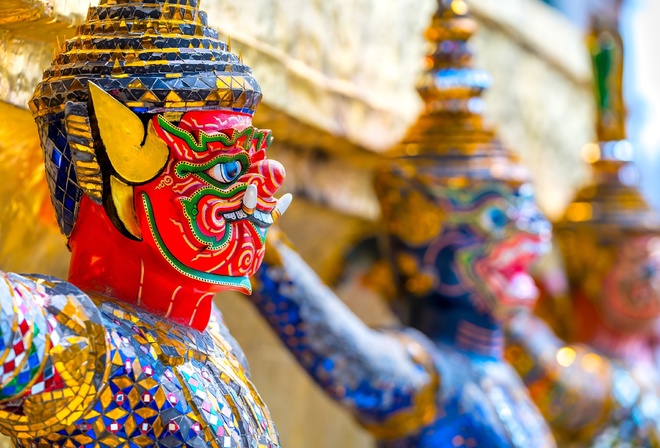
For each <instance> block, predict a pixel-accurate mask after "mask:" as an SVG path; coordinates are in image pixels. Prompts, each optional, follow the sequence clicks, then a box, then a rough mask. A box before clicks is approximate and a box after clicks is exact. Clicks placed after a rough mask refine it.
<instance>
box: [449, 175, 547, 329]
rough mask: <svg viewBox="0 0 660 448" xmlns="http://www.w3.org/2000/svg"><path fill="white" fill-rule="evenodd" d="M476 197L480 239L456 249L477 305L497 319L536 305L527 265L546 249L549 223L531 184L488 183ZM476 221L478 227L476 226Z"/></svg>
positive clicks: (459, 263) (534, 286)
mask: <svg viewBox="0 0 660 448" xmlns="http://www.w3.org/2000/svg"><path fill="white" fill-rule="evenodd" d="M479 197H483V198H487V199H485V200H483V201H482V200H479V199H477V200H476V201H475V206H476V209H475V212H476V214H475V218H476V223H475V222H473V223H468V225H472V226H474V227H475V228H476V229H478V230H477V232H475V234H480V235H481V238H480V239H479V240H478V241H479V242H475V243H473V244H468V245H466V246H465V247H463V248H461V249H459V250H458V269H459V272H460V273H461V276H462V277H463V278H464V279H465V282H466V284H467V285H468V288H470V287H472V289H473V290H474V291H476V292H477V294H475V297H476V300H475V303H476V305H477V307H478V308H479V309H482V310H487V311H489V312H490V313H492V314H493V315H494V316H495V317H496V318H502V317H504V316H505V315H506V314H508V313H510V312H511V311H514V310H516V309H518V308H521V307H522V308H528V307H532V306H533V305H534V303H535V302H536V298H537V297H538V289H537V288H536V285H535V283H534V281H533V279H532V277H531V276H530V275H529V268H530V265H531V264H532V263H534V262H535V261H536V260H538V258H539V257H540V256H541V255H542V254H543V253H544V252H546V251H547V249H548V248H549V244H550V237H551V227H550V224H549V223H548V221H547V220H546V219H545V217H544V216H543V215H542V213H541V212H540V210H539V209H538V208H537V206H536V203H535V201H534V196H533V191H532V187H531V185H528V184H526V185H522V186H521V187H519V188H512V187H503V186H495V185H493V184H491V185H490V186H484V188H483V189H482V191H481V192H480V193H479V195H478V196H476V198H479ZM475 224H476V225H475Z"/></svg>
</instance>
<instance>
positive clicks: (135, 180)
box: [74, 82, 169, 240]
mask: <svg viewBox="0 0 660 448" xmlns="http://www.w3.org/2000/svg"><path fill="white" fill-rule="evenodd" d="M88 88H89V98H90V105H89V106H90V107H91V108H92V110H93V112H94V118H95V123H94V124H95V125H96V130H98V135H97V136H96V137H97V138H99V137H100V140H101V142H102V145H98V146H101V147H102V150H103V157H102V158H101V160H105V161H106V162H104V163H106V164H107V163H108V162H109V166H108V167H107V168H108V169H107V170H105V172H106V173H107V174H106V175H107V176H108V177H109V182H108V183H106V188H109V191H108V192H107V193H108V194H103V195H102V194H101V191H100V190H99V195H98V199H99V200H98V201H97V202H99V203H101V200H102V201H103V203H104V205H105V210H106V213H107V214H108V217H109V218H110V220H111V221H112V223H113V224H114V225H115V227H117V229H118V230H119V231H120V232H122V233H123V234H124V235H126V236H127V237H129V238H134V239H137V240H141V239H142V232H141V230H140V225H139V224H138V220H137V215H136V212H135V201H134V196H133V187H134V186H135V185H139V184H143V183H146V182H149V181H151V180H153V179H154V178H155V177H156V176H157V175H158V174H159V173H160V172H161V171H162V170H163V168H164V167H165V164H166V163H167V160H168V158H169V148H168V147H167V144H166V143H165V142H164V141H162V140H161V139H160V138H159V137H158V136H157V135H156V131H155V129H154V127H153V124H152V122H151V121H150V122H149V124H148V125H147V129H146V131H145V125H144V123H143V122H142V120H140V117H138V116H137V115H136V114H134V113H133V112H132V111H131V110H130V109H129V108H127V107H126V106H124V105H123V104H122V103H120V102H119V101H117V100H116V99H115V98H113V97H112V96H111V95H110V94H108V93H107V92H105V91H104V90H103V89H101V88H100V87H98V86H97V85H95V84H94V83H92V82H89V83H88ZM83 107H84V106H83ZM85 109H87V107H85ZM85 112H87V110H85ZM87 129H89V135H90V137H91V127H90V126H89V118H87ZM90 141H91V144H90V146H89V149H90V151H88V152H89V153H90V154H92V155H93V156H94V161H95V162H96V160H97V158H98V156H99V154H98V153H97V152H98V151H99V148H94V147H93V139H90ZM97 143H98V142H97ZM79 152H80V153H81V154H82V155H86V154H87V152H84V151H82V150H81V151H79ZM74 159H75V156H74ZM98 165H99V164H98V162H96V166H97V167H98ZM105 166H106V165H104V167H105ZM98 182H99V188H101V186H102V185H103V182H102V178H101V176H100V169H99V172H98ZM81 186H82V185H81Z"/></svg>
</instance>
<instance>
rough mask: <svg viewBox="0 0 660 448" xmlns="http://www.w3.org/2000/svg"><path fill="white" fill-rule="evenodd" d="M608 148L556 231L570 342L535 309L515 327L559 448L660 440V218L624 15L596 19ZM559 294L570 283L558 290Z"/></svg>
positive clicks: (602, 137) (592, 159)
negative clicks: (632, 125)
mask: <svg viewBox="0 0 660 448" xmlns="http://www.w3.org/2000/svg"><path fill="white" fill-rule="evenodd" d="M588 45H589V49H590V51H591V54H592V56H593V61H594V79H595V92H596V99H597V105H598V125H597V135H598V138H599V143H598V144H596V143H593V144H589V145H586V146H585V147H584V149H583V157H584V158H585V160H586V161H587V162H589V163H591V166H592V168H593V182H592V183H591V184H590V185H588V186H586V187H585V188H583V189H581V190H580V191H578V193H577V195H576V197H575V199H574V201H573V202H572V203H571V204H570V205H569V206H568V208H567V210H566V212H565V214H564V217H563V218H562V220H561V221H560V222H558V223H557V224H556V226H555V236H556V241H557V243H558V246H559V249H560V251H561V255H562V259H563V264H564V267H565V269H566V275H567V279H568V282H567V284H568V291H566V295H567V296H568V301H569V310H570V311H569V312H564V313H561V316H563V318H564V319H566V321H565V322H563V325H562V328H561V329H560V331H561V333H563V334H562V335H563V336H566V338H567V339H568V341H570V342H575V343H576V344H575V345H566V342H564V341H562V340H560V339H559V338H558V337H556V336H555V334H554V333H553V332H552V331H551V330H550V328H549V327H548V326H546V325H545V324H544V323H542V321H541V320H539V319H538V318H535V317H533V316H531V315H529V314H524V315H520V316H517V317H516V318H514V319H513V320H512V321H511V323H510V325H509V333H510V344H509V347H508V349H507V359H509V360H510V361H511V362H512V363H513V365H514V366H515V367H516V369H517V370H518V372H519V373H520V374H521V376H522V377H523V379H524V381H525V383H526V384H527V385H528V386H529V388H530V392H531V394H532V397H533V398H534V400H535V401H536V403H537V405H538V406H539V407H540V409H541V410H542V412H543V414H544V415H545V417H546V418H547V419H548V422H549V423H550V425H551V426H552V428H553V430H554V432H555V435H556V437H557V441H558V443H559V444H560V445H561V446H573V445H574V446H640V447H650V446H659V444H660V398H659V395H658V384H659V383H658V381H659V380H660V377H659V376H658V371H657V367H656V365H655V363H654V359H653V358H654V349H653V346H652V344H651V343H650V339H651V338H650V336H652V334H653V333H654V332H655V331H656V329H657V327H658V324H659V322H660V271H659V269H660V238H659V237H660V216H658V215H657V213H655V212H654V211H652V210H651V208H650V207H649V205H648V204H647V203H646V201H645V199H644V198H643V197H642V194H641V192H640V190H639V188H638V180H639V179H638V177H639V176H638V172H637V169H636V167H635V166H634V165H633V164H632V163H631V162H630V161H631V160H632V156H633V153H632V151H633V149H632V145H631V144H630V143H629V142H628V140H626V131H625V118H626V114H625V109H624V99H623V91H622V75H623V49H622V43H621V39H620V37H619V35H618V32H617V26H616V22H614V24H612V23H606V22H603V21H602V20H600V19H599V18H595V19H594V21H593V26H592V32H591V34H590V36H589V38H588ZM558 289H561V288H558Z"/></svg>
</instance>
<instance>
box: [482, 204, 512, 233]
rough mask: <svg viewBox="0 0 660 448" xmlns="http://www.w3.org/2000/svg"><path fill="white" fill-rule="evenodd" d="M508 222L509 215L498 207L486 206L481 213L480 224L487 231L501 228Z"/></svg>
mask: <svg viewBox="0 0 660 448" xmlns="http://www.w3.org/2000/svg"><path fill="white" fill-rule="evenodd" d="M508 223H509V217H508V216H507V215H506V213H505V212H504V210H502V209H501V208H498V207H488V208H487V209H486V210H484V212H483V213H482V215H481V225H482V226H483V227H484V229H486V230H489V231H493V230H495V231H497V230H502V229H503V228H504V227H506V225H507V224H508Z"/></svg>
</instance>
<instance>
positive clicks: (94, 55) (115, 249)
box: [0, 0, 290, 447]
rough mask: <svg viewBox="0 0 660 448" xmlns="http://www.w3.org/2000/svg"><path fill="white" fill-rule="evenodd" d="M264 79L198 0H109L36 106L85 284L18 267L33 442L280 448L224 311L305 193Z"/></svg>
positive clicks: (7, 428) (56, 198) (17, 357)
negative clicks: (219, 309) (279, 145)
mask: <svg viewBox="0 0 660 448" xmlns="http://www.w3.org/2000/svg"><path fill="white" fill-rule="evenodd" d="M260 99H261V91H260V88H259V85H258V84H257V81H256V80H255V79H254V77H253V76H252V74H251V70H250V68H249V67H247V66H245V65H244V64H243V63H242V61H241V60H240V59H239V58H238V57H237V56H236V55H234V54H232V53H231V52H230V49H229V48H228V46H227V45H226V44H225V43H223V42H221V41H220V40H219V39H218V35H217V32H216V31H214V30H212V29H211V28H209V27H208V26H207V18H206V15H205V13H204V12H203V11H201V10H200V9H199V6H198V0H150V1H146V0H144V1H138V0H123V1H122V0H101V1H100V4H99V6H97V7H91V8H90V9H89V13H88V15H87V19H86V21H85V22H84V23H83V24H82V25H80V27H79V28H78V32H77V36H76V37H74V38H72V39H70V40H68V41H67V42H66V43H65V44H64V45H63V47H62V48H61V52H60V53H59V54H58V55H57V56H56V58H55V60H54V62H53V64H52V66H51V67H50V68H48V69H47V70H46V71H45V73H44V80H43V82H42V83H41V84H40V85H39V86H38V87H37V89H36V92H35V94H34V96H33V98H32V100H31V102H30V107H31V109H32V111H33V113H34V117H35V120H36V122H37V125H38V128H39V132H40V136H41V144H42V147H43V151H44V155H45V163H46V172H47V179H48V184H49V187H50V192H51V195H52V202H53V206H54V207H55V212H56V214H57V218H58V222H59V225H60V228H61V230H62V232H63V233H64V235H65V236H66V238H67V242H68V246H69V248H70V249H71V252H72V260H71V266H70V274H69V282H65V281H62V280H58V279H56V278H51V277H45V276H41V275H27V276H21V275H17V274H0V306H1V308H0V431H2V432H3V433H5V434H7V435H9V436H11V437H12V438H13V439H14V442H15V444H16V445H17V446H44V447H51V446H67V447H73V446H103V447H115V446H117V447H118V446H122V447H123V446H143V447H155V446H158V447H179V446H189V447H193V446H194V447H206V446H217V447H275V446H278V439H277V434H276V432H275V429H274V427H273V424H272V421H271V419H270V416H269V413H268V411H267V409H266V407H265V406H264V404H263V402H262V401H261V399H260V398H259V395H258V394H257V392H256V390H255V388H254V386H253V385H252V384H251V383H250V380H249V378H248V370H247V366H246V365H245V363H244V359H243V355H242V352H241V350H240V348H239V347H237V345H236V344H235V341H234V340H233V339H232V338H231V336H230V335H229V333H228V331H227V329H226V327H225V326H224V324H223V322H222V320H221V317H220V316H219V315H218V314H217V313H215V312H214V311H213V305H212V297H213V294H214V293H216V292H218V291H223V290H228V289H233V290H238V291H242V292H249V291H250V282H249V277H250V276H251V275H252V274H253V273H254V272H255V271H256V269H257V268H258V267H259V265H260V263H261V261H262V259H263V256H264V240H265V237H266V232H267V230H268V228H269V226H270V225H271V224H272V223H273V221H274V220H275V219H276V218H277V217H278V216H279V215H280V214H281V213H282V212H283V211H284V210H285V208H286V206H287V205H288V202H289V201H290V197H286V198H282V199H280V202H279V203H278V202H277V200H275V199H274V198H273V195H274V193H275V191H276V190H277V189H278V187H279V186H280V185H281V183H282V182H283V180H284V169H283V168H282V166H281V165H280V164H279V163H277V162H274V161H271V160H267V159H266V148H267V147H268V146H269V144H270V142H271V136H270V133H269V131H261V130H258V129H255V128H254V127H253V126H252V115H253V113H254V111H255V109H256V107H257V105H258V104H259V101H260Z"/></svg>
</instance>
